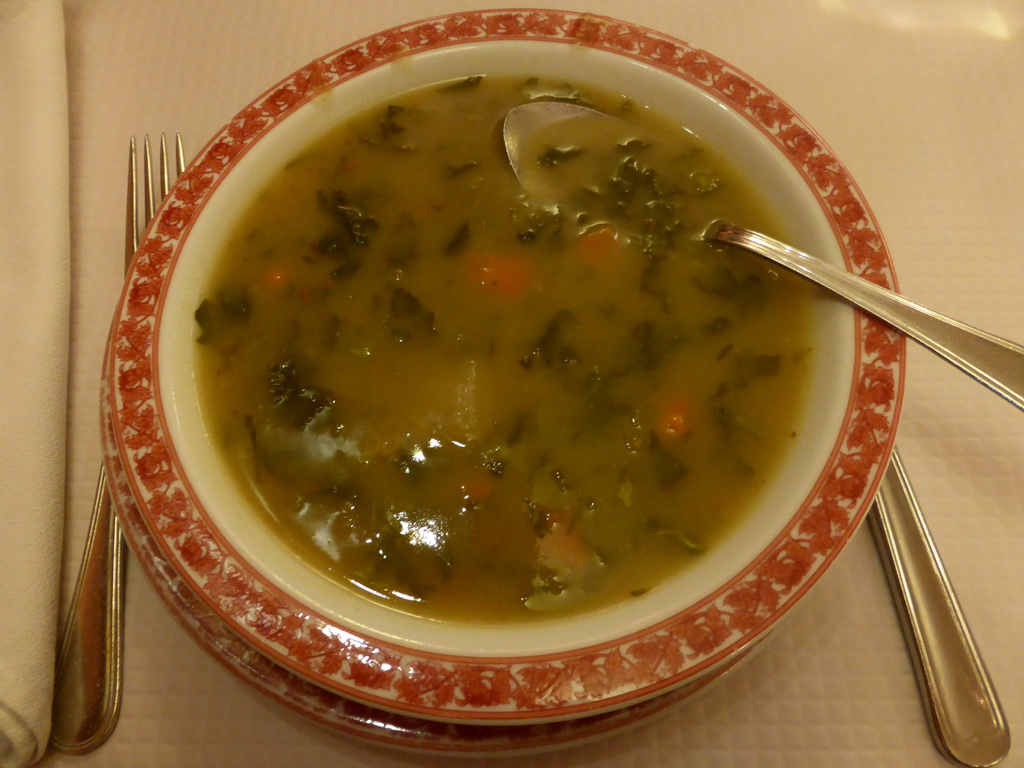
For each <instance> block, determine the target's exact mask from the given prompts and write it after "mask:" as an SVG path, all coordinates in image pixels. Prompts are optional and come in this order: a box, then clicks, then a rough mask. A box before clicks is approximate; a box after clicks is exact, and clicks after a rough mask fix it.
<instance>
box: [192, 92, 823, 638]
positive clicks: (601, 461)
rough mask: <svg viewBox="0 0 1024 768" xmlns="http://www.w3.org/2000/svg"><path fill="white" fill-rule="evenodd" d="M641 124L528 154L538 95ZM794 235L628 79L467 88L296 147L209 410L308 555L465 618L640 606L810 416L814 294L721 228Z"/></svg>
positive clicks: (232, 314)
mask: <svg viewBox="0 0 1024 768" xmlns="http://www.w3.org/2000/svg"><path fill="white" fill-rule="evenodd" d="M552 98H554V99H567V100H572V101H575V102H578V103H585V104H589V105H593V106H596V107H597V108H599V109H601V110H603V111H606V112H608V113H611V114H613V115H615V116H616V117H618V118H620V120H619V121H607V124H605V125H604V126H603V127H602V128H601V129H600V130H588V129H587V128H586V127H585V126H584V127H582V128H579V129H572V128H570V127H566V128H565V129H564V130H561V131H552V132H550V133H548V134H546V135H544V136H541V137H540V138H539V139H538V140H537V143H536V146H535V147H534V148H533V150H532V151H531V153H530V155H529V156H530V158H531V160H530V163H531V165H534V166H535V167H534V168H533V169H532V171H533V172H536V173H539V174H542V175H543V176H544V177H546V178H547V179H548V181H549V182H550V184H549V185H548V190H549V191H550V194H548V195H545V196H543V197H538V196H537V195H536V194H527V193H526V192H524V191H523V190H522V189H521V186H520V183H519V182H518V181H517V178H516V176H515V175H514V173H513V172H512V170H511V169H510V167H509V165H508V160H507V158H506V156H505V154H504V149H503V147H502V144H501V141H500V131H499V127H500V123H501V120H502V118H503V117H504V115H505V113H506V112H507V111H508V110H509V108H511V107H513V106H515V105H517V104H520V103H523V102H526V101H529V100H533V99H552ZM717 217H724V218H728V219H731V220H733V221H737V222H741V223H743V224H745V225H748V226H753V227H757V228H760V229H763V230H767V231H769V232H775V233H776V234H778V235H779V236H781V234H782V233H779V232H778V226H777V224H776V222H775V221H773V219H772V217H771V215H770V214H769V212H768V210H767V209H766V207H765V205H764V204H763V202H762V201H761V200H760V199H759V198H758V196H757V194H756V192H755V191H754V190H752V189H750V188H749V186H748V184H747V182H745V181H744V179H743V177H742V175H741V174H740V173H738V172H737V171H736V170H734V169H733V168H731V167H730V165H729V164H728V158H724V157H720V156H718V155H716V153H715V152H714V151H712V149H711V148H710V147H709V146H708V145H707V144H705V143H704V142H703V141H702V140H700V139H699V138H697V137H695V136H693V135H691V134H690V133H689V132H688V131H686V130H685V129H684V128H683V127H680V126H676V125H673V124H670V123H668V122H667V121H664V120H662V119H660V118H659V117H658V116H657V115H655V114H653V113H652V112H651V110H650V109H647V108H644V107H642V106H641V105H638V104H635V103H633V102H631V101H630V100H629V99H628V98H624V97H621V96H618V95H610V94H604V93H595V92H590V91H577V90H575V89H574V88H572V87H571V86H565V85H561V84H557V83H546V82H541V81H537V80H534V79H530V80H524V79H501V78H490V77H467V78H466V79H464V80H458V81H454V82H446V83H441V84H438V85H436V86H433V87H429V88H424V89H421V90H418V91H416V92H413V93H410V94H407V95H405V96H403V97H401V98H398V99H395V100H393V101H391V102H388V103H386V104H382V105H380V106H379V107H378V108H375V109H373V110H371V111H369V112H367V113H366V114H364V115H362V116H360V117H358V118H357V119H353V120H351V121H350V122H348V123H346V124H344V125H342V126H340V127H339V128H337V129H336V130H334V131H333V132H332V133H331V134H330V135H329V136H327V137H326V138H324V139H323V140H320V141H317V142H316V143H315V145H313V146H310V147H308V148H307V149H305V150H303V151H301V152H299V153H297V154H295V155H294V157H292V158H291V159H290V160H289V161H288V162H287V163H285V164H283V165H282V167H281V169H280V172H279V173H277V174H276V177H275V178H274V180H273V181H272V183H271V184H270V185H269V186H268V187H267V188H266V189H264V190H262V191H261V192H260V194H259V195H258V198H257V199H256V200H255V202H254V203H253V204H252V205H251V208H250V209H249V210H248V212H247V213H246V214H245V216H244V217H243V218H242V220H241V221H240V222H239V223H238V224H237V227H236V228H235V230H234V234H233V236H232V238H231V240H230V243H229V245H228V247H227V248H226V250H225V252H224V253H222V254H220V255H219V256H218V258H219V260H220V263H219V265H218V268H217V272H216V274H215V278H214V279H213V280H212V282H211V284H210V285H209V286H208V289H207V290H206V291H205V293H204V295H205V297H206V298H205V299H204V300H203V301H202V303H201V304H200V305H199V307H198V308H197V310H196V313H195V317H196V327H197V342H198V343H197V345H196V349H197V355H198V364H199V388H200V397H201V405H202V408H203V411H204V418H206V419H207V420H208V422H209V425H210V432H211V433H212V434H213V435H214V436H215V439H216V440H217V441H218V442H219V444H220V447H221V449H222V450H223V452H224V454H225V455H226V456H227V457H228V459H229V463H230V464H231V465H232V466H233V467H234V468H235V469H236V474H237V480H238V482H239V483H240V484H241V485H242V486H243V487H244V488H245V490H246V492H247V493H248V494H249V496H250V497H251V498H252V500H253V503H254V506H255V507H257V508H258V509H259V510H260V514H261V515H262V516H263V517H264V518H265V520H266V523H267V524H268V525H271V526H272V527H273V528H274V529H276V530H277V531H278V532H279V535H280V536H281V537H283V538H284V539H285V540H286V541H287V542H288V544H289V545H290V547H291V548H293V550H294V551H295V552H296V553H297V554H298V555H299V556H301V557H302V558H304V559H305V560H306V561H307V562H308V563H309V564H311V566H312V567H315V568H317V569H320V570H321V571H322V572H323V573H325V574H327V575H329V577H330V578H332V579H333V580H335V581H337V582H338V583H340V584H344V585H346V586H347V587H349V588H351V589H354V590H356V591H358V592H360V593H361V594H364V595H366V596H367V597H369V598H371V599H375V600H378V601H381V602H383V603H384V604H387V605H393V606H395V607H396V608H399V609H401V610H404V611H407V612H411V613H416V614H421V615H425V616H428V617H434V618H440V619H451V618H454V619H458V620H469V621H494V620H512V621H515V620H523V619H526V618H528V617H531V616H532V617H544V616H551V615H553V614H554V613H561V612H567V611H580V610H586V609H591V608H594V607H598V606H602V605H607V604H610V603H612V602H615V601H620V600H628V599H632V598H635V597H636V596H639V595H642V594H644V593H645V592H647V591H648V590H651V589H653V588H656V587H657V586H658V584H659V583H660V582H661V581H663V580H664V579H665V578H666V577H667V576H669V575H671V574H673V573H676V572H677V571H678V570H679V569H680V568H684V567H686V566H687V564H689V563H692V562H694V561H695V560H696V559H697V558H700V557H701V556H702V555H703V554H704V553H705V552H706V551H707V550H708V549H709V548H712V547H714V546H715V545H716V542H718V541H719V540H720V539H721V538H722V536H723V535H725V534H726V533H727V532H728V531H729V529H730V528H731V527H732V526H734V525H735V523H736V520H737V519H738V518H741V517H742V516H743V514H744V513H745V511H746V510H747V509H748V508H749V507H750V505H751V503H752V501H753V500H754V499H755V497H756V495H757V494H758V492H759V491H760V489H762V488H763V487H764V486H765V484H766V482H768V481H769V479H770V478H771V476H772V472H773V471H774V470H775V469H776V468H777V467H778V465H779V463H780V458H781V457H782V456H783V454H784V453H785V451H786V449H787V445H788V444H789V443H790V442H791V441H792V438H793V436H794V435H795V429H796V425H797V424H798V421H799V416H800V408H801V400H802V396H803V394H804V391H805V388H806V387H805V379H806V378H807V376H808V373H807V371H808V367H809V363H808V356H809V354H811V352H812V350H811V349H810V347H809V338H810V334H809V329H808V316H809V308H810V302H811V301H812V294H811V292H810V290H811V289H809V288H808V287H807V286H806V285H804V284H803V283H801V282H800V281H799V280H798V279H796V278H792V277H789V276H786V275H779V274H776V273H774V272H773V271H771V269H770V267H768V266H767V265H766V264H765V263H762V262H760V261H757V260H755V259H754V258H753V257H745V256H744V255H742V254H738V253H736V252H731V251H727V250H723V249H722V248H721V247H720V246H719V247H716V246H713V245H710V244H708V243H705V242H702V241H700V239H699V234H700V232H701V231H702V230H703V228H704V226H705V225H706V224H707V223H708V222H709V221H710V220H712V219H714V218H717Z"/></svg>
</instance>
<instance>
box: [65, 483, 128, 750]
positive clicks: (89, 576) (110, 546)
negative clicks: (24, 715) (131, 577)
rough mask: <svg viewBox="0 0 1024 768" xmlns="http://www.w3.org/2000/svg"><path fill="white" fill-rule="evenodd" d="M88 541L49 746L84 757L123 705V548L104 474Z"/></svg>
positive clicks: (110, 727) (102, 738) (68, 629)
mask: <svg viewBox="0 0 1024 768" xmlns="http://www.w3.org/2000/svg"><path fill="white" fill-rule="evenodd" d="M89 531H90V532H89V538H88V540H87V541H86V545H85V553H84V555H83V559H82V565H81V569H80V570H79V573H78V582H77V584H76V585H75V592H74V596H73V597H72V604H71V609H70V611H69V618H68V624H67V626H66V627H65V629H64V639H63V643H62V646H61V652H60V657H59V661H58V666H57V677H56V682H55V696H54V709H53V723H52V726H51V730H50V743H51V744H52V745H53V746H54V747H55V748H57V749H59V750H60V751H62V752H67V753H69V754H81V753H83V752H88V751H90V750H91V749H94V748H95V747H96V746H98V745H99V744H102V743H103V742H104V741H105V740H106V739H107V737H108V736H109V735H110V732H111V731H112V730H113V728H114V725H115V724H116V723H117V719H118V718H117V715H118V710H119V709H120V701H121V696H120V693H121V690H120V689H121V657H122V654H121V653H120V649H119V648H118V647H117V644H118V643H120V642H122V641H121V638H122V637H123V635H122V631H121V627H122V623H123V621H124V602H123V600H122V599H121V596H122V595H123V593H124V590H123V586H124V562H125V542H124V538H123V537H122V535H121V525H120V522H119V521H118V518H117V515H116V514H114V513H113V510H112V509H111V504H110V493H109V491H108V489H107V474H106V471H105V470H104V469H103V468H101V469H100V474H99V480H98V483H97V487H96V497H95V502H94V504H93V511H92V520H91V523H90V526H89Z"/></svg>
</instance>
